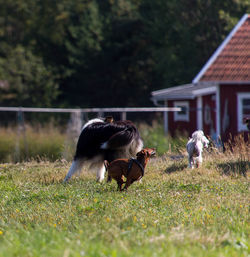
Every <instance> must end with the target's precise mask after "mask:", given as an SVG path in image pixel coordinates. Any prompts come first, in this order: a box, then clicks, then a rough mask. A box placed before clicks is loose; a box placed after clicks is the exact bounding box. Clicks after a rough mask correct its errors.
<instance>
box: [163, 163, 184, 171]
mask: <svg viewBox="0 0 250 257" xmlns="http://www.w3.org/2000/svg"><path fill="white" fill-rule="evenodd" d="M186 168H187V164H186V163H185V162H174V163H173V164H172V165H171V166H169V167H167V169H166V170H165V173H167V174H170V173H173V172H178V171H183V170H184V169H186Z"/></svg>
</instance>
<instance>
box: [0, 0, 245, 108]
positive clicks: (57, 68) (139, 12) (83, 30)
mask: <svg viewBox="0 0 250 257" xmlns="http://www.w3.org/2000/svg"><path fill="white" fill-rule="evenodd" d="M0 6H1V8H0V42H1V43H0V105H2V106H33V107H36V106H37V107H69V106H70V107H82V108H84V107H113V106H119V107H123V106H130V107H132V106H152V103H151V101H150V92H151V91H153V90H157V89H161V88H167V87H171V86H176V85H181V84H183V83H189V82H191V80H192V78H193V77H194V76H195V75H196V74H197V72H198V71H199V70H200V69H201V67H202V66H203V65H204V63H205V62H206V61H207V59H208V58H209V57H210V56H211V54H212V53H213V52H214V51H215V49H216V48H217V47H218V45H219V44H220V43H221V42H222V40H223V39H224V38H225V36H226V35H227V34H228V33H229V32H230V30H231V29H232V28H233V26H234V25H235V24H236V23H237V22H238V20H239V19H240V18H241V17H242V15H244V14H245V13H247V12H249V11H250V2H249V1H248V0H226V1H225V0H179V1H176V0H153V1H152V0H70V1H69V0H60V1H59V0H58V1H57V0H8V1H6V0H0Z"/></svg>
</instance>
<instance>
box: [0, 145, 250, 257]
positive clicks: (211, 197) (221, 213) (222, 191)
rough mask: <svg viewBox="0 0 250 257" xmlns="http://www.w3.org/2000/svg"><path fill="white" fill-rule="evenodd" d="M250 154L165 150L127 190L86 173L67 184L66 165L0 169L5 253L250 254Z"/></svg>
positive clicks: (0, 217) (1, 246) (30, 164)
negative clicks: (199, 160)
mask: <svg viewBox="0 0 250 257" xmlns="http://www.w3.org/2000/svg"><path fill="white" fill-rule="evenodd" d="M246 149H248V148H246ZM247 153H248V152H247V151H245V152H244V151H241V153H240V154H235V155H234V154H232V153H221V152H217V151H216V150H213V151H211V152H210V153H205V156H204V163H203V166H202V167H201V168H199V169H196V170H190V169H188V168H187V158H186V156H185V157H184V159H181V160H172V159H171V158H170V157H169V154H168V153H167V154H166V155H163V156H161V157H157V158H154V159H151V161H150V163H149V164H148V166H147V169H146V173H145V177H144V178H143V181H142V182H141V183H134V184H133V185H131V187H129V189H128V191H127V192H122V193H121V192H118V191H117V186H116V183H115V182H114V181H113V182H112V183H111V184H107V183H102V184H100V183H96V182H95V174H92V173H90V172H88V171H87V170H84V171H83V173H82V175H81V176H80V177H79V178H77V177H74V178H73V179H72V180H71V181H70V182H69V183H68V184H67V185H64V184H63V183H62V180H63V178H64V176H65V174H66V172H67V170H68V168H69V166H70V163H68V162H66V161H56V162H53V163H50V162H39V163H37V162H27V163H22V164H1V165H0V192H1V199H0V249H1V251H0V256H5V257H6V256H150V257H151V256H198V257H199V256H248V254H249V247H250V245H249V236H250V233H249V232H250V227H249V177H248V175H249V170H250V160H249V156H248V155H247ZM239 157H240V158H241V159H239ZM243 159H244V162H246V163H245V164H244V165H245V166H244V167H243V166H242V163H240V162H241V160H243ZM230 163H236V164H235V165H236V166H237V165H238V166H237V168H236V169H235V168H232V166H230ZM223 164H224V165H226V166H227V165H229V169H228V170H227V172H224V171H225V168H224V166H223ZM242 167H243V168H244V169H245V170H246V171H245V172H244V173H243V172H238V171H239V170H240V169H241V168H242Z"/></svg>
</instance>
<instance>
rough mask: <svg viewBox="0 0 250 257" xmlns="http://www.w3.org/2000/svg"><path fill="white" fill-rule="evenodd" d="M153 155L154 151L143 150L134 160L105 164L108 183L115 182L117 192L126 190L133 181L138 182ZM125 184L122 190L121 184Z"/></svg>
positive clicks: (118, 160)
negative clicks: (113, 180)
mask: <svg viewBox="0 0 250 257" xmlns="http://www.w3.org/2000/svg"><path fill="white" fill-rule="evenodd" d="M154 154H155V149H152V148H145V149H142V150H141V151H140V152H138V153H137V154H136V156H137V158H136V159H133V158H131V159H117V160H114V161H112V162H111V163H108V162H105V164H106V168H107V171H108V182H109V181H111V180H112V178H113V179H115V180H116V181H117V184H118V190H120V191H122V190H125V189H127V188H128V187H129V186H130V185H131V184H132V183H133V182H134V181H137V180H140V179H141V178H142V177H143V175H144V169H145V167H146V165H147V162H148V160H149V159H150V157H151V156H152V155H154ZM123 177H126V178H127V180H126V184H125V186H124V188H123V189H122V184H124V183H125V181H124V178H123Z"/></svg>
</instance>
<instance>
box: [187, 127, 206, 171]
mask: <svg viewBox="0 0 250 257" xmlns="http://www.w3.org/2000/svg"><path fill="white" fill-rule="evenodd" d="M208 144H209V140H208V139H207V138H206V137H205V136H204V132H203V131H202V130H197V131H195V132H194V133H193V134H192V138H190V139H189V140H188V142H187V152H188V167H189V168H192V169H193V168H194V167H195V166H196V167H197V168H198V167H199V166H201V164H202V152H203V147H205V148H208Z"/></svg>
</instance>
